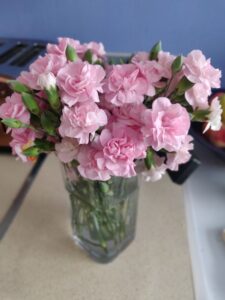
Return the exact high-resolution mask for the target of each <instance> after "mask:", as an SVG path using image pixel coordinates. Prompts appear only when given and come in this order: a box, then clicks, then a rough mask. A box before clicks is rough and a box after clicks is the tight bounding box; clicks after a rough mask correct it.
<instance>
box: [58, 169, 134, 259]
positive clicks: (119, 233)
mask: <svg viewBox="0 0 225 300" xmlns="http://www.w3.org/2000/svg"><path fill="white" fill-rule="evenodd" d="M63 170H64V179H65V185H66V189H67V190H68V192H69V196H70V201H71V217H72V230H73V238H74V241H75V243H76V244H77V245H79V246H80V247H81V248H83V249H84V250H85V251H86V252H87V253H88V254H89V255H90V256H91V257H92V258H93V259H95V260H96V261H98V262H101V263H107V262H110V261H111V260H113V259H114V258H115V257H116V256H117V255H118V254H119V253H120V252H121V251H123V250H124V249H125V248H126V247H127V246H128V244H129V243H130V242H131V241H132V240H133V239H134V236H135V227H136V217H137V200H138V193H139V184H138V177H137V176H135V177H132V178H121V177H113V178H111V179H110V180H108V181H92V180H87V179H84V178H83V177H82V176H80V175H79V173H78V171H77V167H76V166H74V165H73V164H63Z"/></svg>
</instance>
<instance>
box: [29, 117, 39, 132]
mask: <svg viewBox="0 0 225 300" xmlns="http://www.w3.org/2000/svg"><path fill="white" fill-rule="evenodd" d="M30 123H31V125H32V126H33V127H34V128H36V129H38V128H40V127H41V121H40V118H39V117H38V116H35V115H33V114H31V115H30Z"/></svg>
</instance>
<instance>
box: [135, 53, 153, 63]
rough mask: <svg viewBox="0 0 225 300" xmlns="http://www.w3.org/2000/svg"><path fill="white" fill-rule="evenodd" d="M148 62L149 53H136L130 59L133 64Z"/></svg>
mask: <svg viewBox="0 0 225 300" xmlns="http://www.w3.org/2000/svg"><path fill="white" fill-rule="evenodd" d="M148 60H149V53H148V52H144V51H141V52H137V53H136V54H135V55H134V56H133V57H132V59H131V62H132V63H133V64H135V63H139V62H141V61H148Z"/></svg>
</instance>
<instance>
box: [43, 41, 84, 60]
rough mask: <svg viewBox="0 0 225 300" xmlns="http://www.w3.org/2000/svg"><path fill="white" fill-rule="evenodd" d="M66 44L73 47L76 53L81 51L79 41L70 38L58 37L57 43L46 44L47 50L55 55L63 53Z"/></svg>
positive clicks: (81, 47) (82, 49) (82, 48)
mask: <svg viewBox="0 0 225 300" xmlns="http://www.w3.org/2000/svg"><path fill="white" fill-rule="evenodd" d="M67 46H71V47H73V48H74V49H75V51H76V52H77V54H79V53H83V51H84V47H83V46H82V45H81V44H80V41H78V40H74V39H71V38H64V37H60V38H58V44H48V45H47V52H48V53H51V54H57V55H63V56H64V55H65V53H66V48H67Z"/></svg>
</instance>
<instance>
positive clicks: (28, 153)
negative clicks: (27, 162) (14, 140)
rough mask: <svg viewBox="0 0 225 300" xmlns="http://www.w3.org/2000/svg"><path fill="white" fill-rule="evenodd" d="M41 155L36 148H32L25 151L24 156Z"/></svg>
mask: <svg viewBox="0 0 225 300" xmlns="http://www.w3.org/2000/svg"><path fill="white" fill-rule="evenodd" d="M40 153H41V150H40V149H39V148H38V147H36V146H32V147H30V148H27V149H25V150H23V154H24V155H26V156H38V155H39V154H40Z"/></svg>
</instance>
